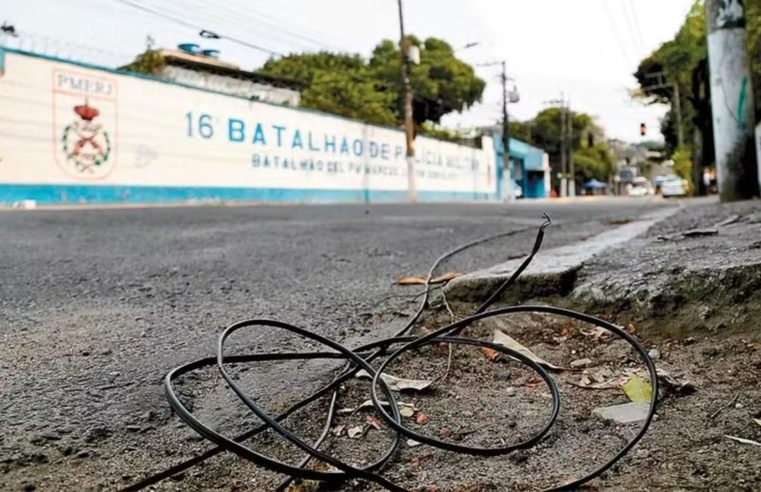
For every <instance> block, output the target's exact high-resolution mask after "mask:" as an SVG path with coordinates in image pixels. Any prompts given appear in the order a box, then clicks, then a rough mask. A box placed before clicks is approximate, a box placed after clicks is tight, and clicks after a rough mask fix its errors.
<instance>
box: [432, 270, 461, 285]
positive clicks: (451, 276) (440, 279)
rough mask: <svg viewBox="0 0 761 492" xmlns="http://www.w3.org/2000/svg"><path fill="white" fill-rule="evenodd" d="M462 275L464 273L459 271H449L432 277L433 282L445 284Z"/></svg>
mask: <svg viewBox="0 0 761 492" xmlns="http://www.w3.org/2000/svg"><path fill="white" fill-rule="evenodd" d="M460 276H462V273H457V272H447V273H445V274H444V275H439V276H438V277H436V278H432V279H431V283H432V284H443V283H444V282H449V281H450V280H454V279H456V278H457V277H460Z"/></svg>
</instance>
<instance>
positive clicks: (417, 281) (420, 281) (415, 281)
mask: <svg viewBox="0 0 761 492" xmlns="http://www.w3.org/2000/svg"><path fill="white" fill-rule="evenodd" d="M395 283H396V285H425V279H424V278H422V277H399V278H398V279H396V282H395Z"/></svg>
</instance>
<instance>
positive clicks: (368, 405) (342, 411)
mask: <svg viewBox="0 0 761 492" xmlns="http://www.w3.org/2000/svg"><path fill="white" fill-rule="evenodd" d="M379 403H380V404H381V406H383V407H387V406H388V405H389V403H388V402H387V401H383V400H380V401H379ZM365 408H373V401H372V400H365V401H363V402H362V404H361V405H359V406H358V407H353V408H351V407H350V408H340V409H338V412H337V413H339V414H345V413H354V412H357V411H359V410H364V409H365Z"/></svg>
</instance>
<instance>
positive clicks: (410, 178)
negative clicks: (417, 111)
mask: <svg viewBox="0 0 761 492" xmlns="http://www.w3.org/2000/svg"><path fill="white" fill-rule="evenodd" d="M398 3H399V31H400V32H401V39H400V41H399V48H400V51H401V52H402V60H401V61H402V63H401V72H402V87H403V88H404V136H405V139H406V142H407V189H408V193H409V200H410V202H416V201H417V188H416V186H415V120H414V119H413V117H412V85H411V84H410V70H409V61H410V60H409V43H408V42H407V37H406V36H405V35H404V13H403V9H402V0H398Z"/></svg>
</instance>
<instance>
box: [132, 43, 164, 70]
mask: <svg viewBox="0 0 761 492" xmlns="http://www.w3.org/2000/svg"><path fill="white" fill-rule="evenodd" d="M164 65H165V60H164V57H163V56H162V55H161V53H159V52H158V50H154V49H150V48H148V49H147V50H145V51H144V52H143V53H141V54H140V55H138V57H137V58H135V60H134V61H133V62H132V63H130V64H129V65H125V66H123V67H122V70H128V71H130V72H138V73H146V74H150V75H158V74H159V73H160V72H161V70H162V69H163V68H164Z"/></svg>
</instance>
